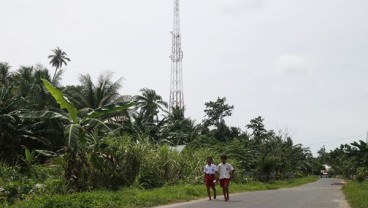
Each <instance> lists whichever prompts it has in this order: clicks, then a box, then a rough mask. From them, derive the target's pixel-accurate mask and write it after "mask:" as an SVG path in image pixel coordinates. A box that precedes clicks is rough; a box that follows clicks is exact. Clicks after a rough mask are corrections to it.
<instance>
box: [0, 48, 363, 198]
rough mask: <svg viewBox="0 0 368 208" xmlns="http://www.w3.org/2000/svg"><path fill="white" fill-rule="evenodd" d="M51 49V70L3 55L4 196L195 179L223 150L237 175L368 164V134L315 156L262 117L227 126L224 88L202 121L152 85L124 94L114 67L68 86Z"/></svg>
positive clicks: (348, 171) (62, 59) (0, 185)
mask: <svg viewBox="0 0 368 208" xmlns="http://www.w3.org/2000/svg"><path fill="white" fill-rule="evenodd" d="M49 58H50V64H51V65H52V66H53V67H54V68H55V70H54V73H53V76H52V77H51V75H50V71H49V70H48V69H46V68H45V67H43V66H42V65H40V64H38V65H35V66H21V67H20V68H19V69H16V70H12V69H11V66H10V65H9V64H7V63H5V62H2V63H0V161H1V163H0V204H3V205H7V204H13V203H14V202H15V201H19V200H29V199H31V198H33V197H35V196H38V195H44V194H46V193H47V194H66V193H74V192H82V191H87V190H88V191H91V190H100V189H108V190H118V189H123V190H124V187H129V186H134V187H136V188H140V189H152V188H158V187H162V186H164V185H170V184H188V183H194V184H196V183H200V182H201V181H202V166H203V165H204V161H205V158H206V157H207V156H213V157H214V158H215V162H219V158H218V156H219V155H221V154H227V155H228V156H229V158H230V162H231V163H232V164H233V165H234V166H235V168H236V170H237V171H236V173H237V176H236V179H235V180H236V181H237V182H242V181H243V180H245V178H248V179H249V178H251V179H253V180H259V181H269V180H271V179H285V178H290V177H300V176H305V175H309V174H319V171H320V170H321V169H322V168H323V167H322V164H327V163H328V164H331V165H333V168H334V171H335V173H337V174H343V175H346V176H349V175H354V174H356V173H358V174H359V176H362V177H363V176H366V173H368V171H367V169H366V168H364V167H367V164H366V161H368V160H365V159H366V158H367V156H368V155H367V145H366V144H365V143H362V142H361V143H360V144H358V143H355V144H353V147H351V146H349V145H345V146H342V147H341V148H340V149H336V150H334V151H332V152H331V153H326V152H325V151H324V150H323V149H321V150H320V152H319V156H318V157H317V158H314V157H313V156H312V154H311V152H310V150H309V149H308V148H305V147H303V146H302V145H301V144H294V143H293V140H292V138H291V137H290V136H289V135H288V134H287V132H282V131H277V132H275V131H273V130H267V129H265V126H264V124H263V121H264V119H263V118H262V117H257V118H254V119H252V120H251V121H250V122H249V123H248V124H246V123H245V124H244V127H245V128H246V131H242V130H241V129H240V128H238V127H232V126H228V125H227V124H226V122H225V118H226V117H229V116H231V115H232V111H233V109H234V106H232V105H230V104H228V103H226V98H225V97H223V98H217V99H216V100H214V101H209V102H206V103H205V104H204V105H205V106H204V113H205V117H204V119H203V121H201V122H200V123H196V122H195V121H193V120H192V119H190V118H189V117H186V116H185V114H184V109H181V108H178V107H174V108H173V109H167V103H166V102H165V101H163V99H162V97H161V96H160V95H158V94H156V92H155V91H154V90H153V89H147V88H143V89H142V90H141V94H139V95H121V94H119V90H120V89H121V87H122V79H117V80H115V81H114V80H113V77H112V74H111V73H103V74H101V75H100V76H99V77H98V80H97V82H93V80H92V78H91V77H90V75H89V74H85V75H80V78H79V83H78V84H76V85H70V86H63V85H62V84H61V82H60V81H61V80H62V73H63V66H65V65H67V63H68V62H69V61H70V59H69V58H68V57H67V54H66V53H65V52H64V51H62V50H61V49H60V48H56V49H54V50H52V54H51V55H50V56H49ZM178 145H185V148H184V150H183V151H179V150H178V149H176V148H175V147H177V146H178ZM359 145H360V146H359ZM362 156H364V157H362ZM336 158H337V159H336ZM346 158H349V159H348V160H346ZM345 161H348V162H346V164H345Z"/></svg>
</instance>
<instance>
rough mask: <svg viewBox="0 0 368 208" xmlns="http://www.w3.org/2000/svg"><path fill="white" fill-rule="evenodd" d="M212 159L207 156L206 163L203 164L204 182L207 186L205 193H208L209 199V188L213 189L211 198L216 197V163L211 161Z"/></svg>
mask: <svg viewBox="0 0 368 208" xmlns="http://www.w3.org/2000/svg"><path fill="white" fill-rule="evenodd" d="M212 162H213V159H212V157H208V158H207V164H206V165H205V166H204V170H203V172H204V184H205V185H206V187H207V194H208V198H209V200H212V199H211V189H210V188H212V190H213V198H214V199H216V179H215V174H216V168H217V167H216V165H215V164H213V163H212Z"/></svg>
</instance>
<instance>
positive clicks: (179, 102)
mask: <svg viewBox="0 0 368 208" xmlns="http://www.w3.org/2000/svg"><path fill="white" fill-rule="evenodd" d="M171 35H172V48H171V55H170V59H171V74H170V102H169V111H170V112H171V111H172V108H173V107H180V108H183V107H184V94H183V73H182V60H183V51H182V50H181V35H180V3H179V0H174V24H173V31H171Z"/></svg>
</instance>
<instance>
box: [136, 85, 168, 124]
mask: <svg viewBox="0 0 368 208" xmlns="http://www.w3.org/2000/svg"><path fill="white" fill-rule="evenodd" d="M140 91H141V92H142V95H137V96H135V99H134V100H135V101H136V102H137V107H138V108H139V109H140V111H141V113H142V115H143V116H144V117H145V118H148V121H150V122H153V121H154V119H155V118H156V120H157V117H158V113H159V111H160V110H161V111H164V112H165V111H166V108H167V103H166V102H165V101H163V100H162V97H161V96H160V95H158V94H156V91H155V90H152V89H148V88H143V89H141V90H140Z"/></svg>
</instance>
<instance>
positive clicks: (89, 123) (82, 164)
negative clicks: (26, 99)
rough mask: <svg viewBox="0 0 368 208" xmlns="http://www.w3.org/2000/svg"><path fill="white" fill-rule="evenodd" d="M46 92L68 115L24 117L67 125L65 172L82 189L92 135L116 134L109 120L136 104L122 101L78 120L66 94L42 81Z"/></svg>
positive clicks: (42, 113)
mask: <svg viewBox="0 0 368 208" xmlns="http://www.w3.org/2000/svg"><path fill="white" fill-rule="evenodd" d="M42 81H43V83H44V85H45V87H46V89H47V90H48V92H49V93H50V94H51V95H52V96H53V98H54V99H55V101H56V102H57V103H58V104H59V105H60V108H61V109H62V110H66V112H67V113H59V112H54V111H35V112H30V113H26V114H23V115H22V117H23V118H32V119H35V118H43V119H44V118H47V119H61V120H63V121H64V122H65V123H66V127H65V133H64V134H65V153H66V154H65V155H64V156H65V159H66V163H67V167H66V170H65V176H66V179H67V180H68V181H69V182H70V184H71V185H72V186H78V183H79V182H82V181H81V180H82V178H83V176H82V174H83V172H84V170H83V169H84V168H86V167H87V166H88V164H87V156H86V153H87V152H88V151H87V148H88V146H89V142H91V140H89V135H91V134H90V133H91V132H93V131H97V132H98V133H100V134H108V133H110V132H112V130H111V129H110V128H109V126H108V125H107V124H106V123H105V122H104V121H105V119H106V118H108V117H109V116H110V117H113V116H114V115H115V114H116V113H117V112H121V111H126V110H128V109H129V108H130V107H132V106H133V105H134V104H133V103H132V102H121V103H114V104H110V105H105V106H102V107H100V108H97V109H94V110H93V111H91V112H90V113H88V114H87V115H86V116H85V117H83V118H80V117H78V110H77V109H76V108H75V107H74V105H73V104H72V103H71V102H70V101H69V100H68V98H67V97H66V96H64V94H63V93H62V92H61V91H60V90H58V89H57V88H55V87H54V86H53V85H52V84H51V83H50V82H48V81H47V80H45V79H42Z"/></svg>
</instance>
